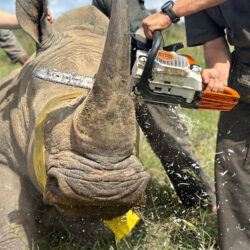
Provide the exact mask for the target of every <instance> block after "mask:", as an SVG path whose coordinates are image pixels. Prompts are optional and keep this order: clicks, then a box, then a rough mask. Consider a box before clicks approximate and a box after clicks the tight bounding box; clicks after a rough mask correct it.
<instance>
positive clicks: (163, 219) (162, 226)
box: [0, 25, 219, 250]
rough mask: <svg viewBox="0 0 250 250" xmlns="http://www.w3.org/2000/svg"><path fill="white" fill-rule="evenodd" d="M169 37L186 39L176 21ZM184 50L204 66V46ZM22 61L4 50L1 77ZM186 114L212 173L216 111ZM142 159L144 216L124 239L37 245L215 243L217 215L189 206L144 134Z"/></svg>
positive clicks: (50, 238)
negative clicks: (147, 179) (145, 186)
mask: <svg viewBox="0 0 250 250" xmlns="http://www.w3.org/2000/svg"><path fill="white" fill-rule="evenodd" d="M16 34H17V37H18V39H19V40H20V42H21V44H22V45H23V46H24V48H25V49H26V51H28V54H32V52H33V51H34V48H35V46H34V43H33V42H32V41H31V39H30V38H29V37H27V36H26V35H24V34H23V32H22V31H18V32H16ZM165 36H166V43H167V44H170V43H176V42H183V43H184V44H185V32H184V29H183V27H182V26H178V25H175V26H174V25H172V27H171V28H170V29H169V30H168V32H167V33H166V34H165ZM180 53H186V54H189V55H191V56H192V57H193V58H194V59H195V60H196V61H197V62H198V64H199V65H201V66H202V67H204V60H203V51H202V48H185V49H183V50H181V51H180ZM20 66H21V65H20V64H16V65H13V64H11V62H10V61H9V59H8V58H7V57H6V56H5V54H4V53H3V52H2V51H0V78H3V77H4V76H6V75H8V74H9V73H10V72H11V71H13V70H14V69H15V68H18V67H20ZM181 112H182V114H183V115H182V117H183V119H184V120H185V122H186V124H187V127H188V128H189V131H190V141H191V143H192V147H193V150H194V151H195V153H196V156H197V158H198V159H199V161H200V162H201V164H202V165H203V166H204V167H205V169H206V170H207V171H208V173H209V174H210V176H212V177H213V161H214V152H215V140H216V124H217V120H218V115H219V113H218V112H212V111H211V112H210V111H197V110H187V109H183V108H182V109H181ZM140 160H141V162H142V163H143V165H144V166H145V168H146V170H147V171H148V172H149V173H150V174H151V176H152V179H151V181H150V184H149V187H148V189H147V203H146V205H145V207H143V208H140V209H139V208H137V212H138V214H140V216H141V218H142V219H141V221H140V222H139V223H138V225H137V226H136V227H135V229H134V230H133V231H132V233H131V234H130V235H129V236H128V237H126V238H125V239H123V240H121V242H120V243H118V242H115V241H110V242H105V243H103V242H97V243H96V244H95V245H92V246H88V247H83V248H80V247H77V246H76V245H74V244H72V243H71V242H70V241H69V240H65V237H63V238H62V236H61V235H60V234H59V235H57V234H56V233H55V234H54V232H48V234H47V235H45V236H44V237H42V238H41V239H39V240H38V242H35V243H34V244H35V245H36V244H38V245H39V249H109V250H112V249H121V250H123V249H155V250H156V249H157V250H158V249H217V248H218V247H217V225H216V223H217V222H216V215H215V214H211V213H210V212H208V211H202V210H200V209H197V210H186V209H185V208H183V207H182V206H181V204H180V202H179V200H178V197H177V196H176V194H175V192H174V191H173V190H172V189H171V187H170V183H169V180H168V178H167V176H166V174H165V172H164V169H163V167H162V165H161V163H160V161H159V159H158V158H157V157H156V156H155V155H154V153H153V152H152V150H151V148H150V147H149V145H148V143H147V142H146V140H145V139H144V140H143V144H142V150H141V152H140Z"/></svg>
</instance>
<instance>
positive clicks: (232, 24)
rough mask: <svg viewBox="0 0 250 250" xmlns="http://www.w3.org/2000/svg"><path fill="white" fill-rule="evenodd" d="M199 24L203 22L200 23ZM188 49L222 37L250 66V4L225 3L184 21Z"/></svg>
mask: <svg viewBox="0 0 250 250" xmlns="http://www.w3.org/2000/svg"><path fill="white" fill-rule="evenodd" d="M201 20H202V21H201ZM185 23H186V30H187V43H188V46H196V45H201V44H204V43H205V42H207V41H210V40H213V39H215V38H218V37H221V36H224V35H225V32H224V30H226V34H227V39H228V42H229V43H230V44H231V45H233V46H235V55H236V57H237V59H238V60H239V61H241V62H242V63H247V64H250V42H249V41H250V1H249V0H240V1H235V0H227V1H226V2H225V3H223V4H221V5H219V6H216V7H213V8H209V9H207V10H204V11H200V12H197V13H195V14H192V15H190V16H188V17H186V18H185Z"/></svg>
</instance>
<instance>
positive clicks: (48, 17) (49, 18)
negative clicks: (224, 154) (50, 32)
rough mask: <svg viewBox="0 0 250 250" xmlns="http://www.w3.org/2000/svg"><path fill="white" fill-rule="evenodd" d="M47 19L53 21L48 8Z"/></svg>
mask: <svg viewBox="0 0 250 250" xmlns="http://www.w3.org/2000/svg"><path fill="white" fill-rule="evenodd" d="M47 19H48V21H49V22H50V23H53V22H54V20H53V18H52V15H51V11H50V10H48V16H47Z"/></svg>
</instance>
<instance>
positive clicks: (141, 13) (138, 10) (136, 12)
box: [92, 0, 148, 31]
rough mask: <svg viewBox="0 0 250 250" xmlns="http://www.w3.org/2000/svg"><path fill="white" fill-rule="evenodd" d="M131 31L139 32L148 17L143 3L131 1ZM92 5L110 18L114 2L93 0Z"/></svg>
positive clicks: (138, 0) (137, 0)
mask: <svg viewBox="0 0 250 250" xmlns="http://www.w3.org/2000/svg"><path fill="white" fill-rule="evenodd" d="M128 3H129V15H130V29H131V31H135V30H137V29H138V28H139V27H141V24H142V20H143V19H144V18H146V17H147V16H148V12H147V10H146V9H145V7H144V4H143V1H140V0H129V1H128ZM92 4H93V5H94V6H95V7H97V8H98V9H99V10H100V11H102V12H103V13H104V14H105V15H106V16H107V17H108V18H109V17H110V14H111V9H112V0H93V1H92Z"/></svg>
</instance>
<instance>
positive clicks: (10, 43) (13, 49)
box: [0, 30, 29, 64]
mask: <svg viewBox="0 0 250 250" xmlns="http://www.w3.org/2000/svg"><path fill="white" fill-rule="evenodd" d="M0 47H1V48H2V49H3V50H4V52H5V53H6V54H7V56H8V57H9V58H10V60H11V61H12V63H16V62H18V61H19V62H20V63H22V64H24V63H25V62H26V61H27V60H28V58H29V56H28V55H27V53H26V52H25V51H24V49H23V48H22V46H21V45H20V43H19V42H18V41H17V39H16V37H15V36H14V34H13V33H12V32H11V31H9V30H0Z"/></svg>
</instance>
